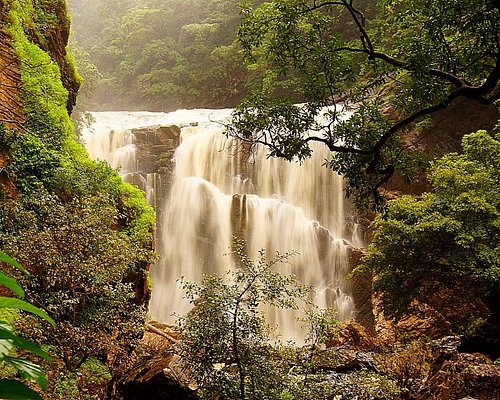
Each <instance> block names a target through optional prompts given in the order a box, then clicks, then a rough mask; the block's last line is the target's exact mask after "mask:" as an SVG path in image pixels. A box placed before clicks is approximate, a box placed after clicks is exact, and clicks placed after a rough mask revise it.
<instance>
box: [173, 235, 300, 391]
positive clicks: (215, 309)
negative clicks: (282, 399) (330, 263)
mask: <svg viewBox="0 0 500 400" xmlns="http://www.w3.org/2000/svg"><path fill="white" fill-rule="evenodd" d="M234 247H235V250H234V253H233V254H234V256H235V257H236V261H237V264H238V265H239V267H238V270H236V271H231V272H228V273H227V277H225V278H224V277H220V276H216V275H207V276H205V277H204V279H203V282H202V284H201V285H199V284H197V283H194V282H185V283H184V284H183V286H184V289H185V290H186V292H187V298H188V299H190V300H191V302H192V303H193V304H194V305H195V307H194V309H193V310H192V311H191V312H190V313H189V314H188V315H187V316H185V317H184V318H182V319H181V320H180V330H181V332H182V334H183V336H184V338H185V343H186V345H185V346H184V347H183V349H182V351H183V356H184V358H185V361H186V362H187V364H188V365H189V366H190V368H193V369H194V372H195V376H196V377H197V379H198V381H199V385H200V386H201V387H203V388H204V389H205V391H206V397H207V398H210V396H211V395H212V394H214V393H217V392H221V393H222V394H223V396H227V397H228V398H238V399H241V400H244V399H245V398H248V397H247V394H246V393H250V392H251V393H253V396H254V397H255V396H258V397H260V398H268V397H271V398H273V396H272V395H271V394H272V393H274V398H277V396H278V394H279V392H280V390H282V385H278V386H275V385H276V384H277V383H278V380H277V379H276V378H277V376H276V375H274V374H275V373H276V371H274V368H273V366H272V365H271V364H270V363H272V355H271V353H270V352H273V349H271V348H270V347H269V346H268V345H267V343H268V341H269V336H268V335H269V327H268V326H267V324H266V322H265V319H264V316H263V314H262V312H261V311H260V310H259V307H260V306H261V305H264V304H268V305H271V306H276V307H286V308H290V307H296V304H295V300H296V298H303V297H304V296H305V294H306V292H305V290H304V288H302V287H300V286H299V284H298V283H297V281H296V279H295V277H294V276H282V275H280V274H278V273H277V272H274V271H272V267H273V266H274V265H276V264H278V263H282V262H286V261H287V259H288V257H289V256H290V255H289V254H285V255H280V254H277V255H276V257H275V258H273V259H272V260H271V261H267V258H266V254H265V253H264V252H263V251H262V252H261V253H260V257H259V259H258V260H257V261H253V260H251V259H249V258H248V256H247V255H246V254H245V251H244V243H241V242H238V241H237V242H235V245H234ZM233 365H234V368H236V371H235V373H233V372H232V370H233ZM270 369H271V370H272V371H271V372H270ZM270 380H273V382H270Z"/></svg>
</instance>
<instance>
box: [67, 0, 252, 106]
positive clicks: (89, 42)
mask: <svg viewBox="0 0 500 400" xmlns="http://www.w3.org/2000/svg"><path fill="white" fill-rule="evenodd" d="M69 5H70V8H71V10H72V14H73V21H74V24H73V28H74V31H75V39H76V40H75V42H76V43H75V45H76V46H77V47H78V48H80V49H82V50H83V51H85V52H87V53H88V54H89V55H90V57H91V59H92V60H93V62H94V63H95V65H96V67H97V69H98V71H99V72H100V74H101V75H102V78H101V79H98V81H97V86H96V92H95V96H94V100H95V103H94V104H93V107H99V106H102V105H103V104H105V107H106V108H107V109H110V108H113V107H128V108H129V109H130V108H132V109H137V108H141V109H144V108H149V109H157V110H165V109H167V110H168V109H172V108H178V107H180V106H183V107H186V106H191V107H192V106H197V107H199V106H214V105H218V106H220V105H227V104H228V102H232V103H234V101H235V100H234V99H239V98H240V97H241V93H242V91H243V89H244V84H245V68H244V67H243V63H242V59H241V55H240V54H239V50H240V48H239V46H238V44H237V43H236V41H235V37H236V31H237V26H238V24H239V9H238V6H237V2H234V1H227V0H210V1H200V0H189V1H186V0H168V1H158V0H147V1H138V0H128V1H107V2H102V1H97V0H84V1H82V0H78V1H69ZM96 14H98V15H100V16H101V18H102V20H103V21H97V20H96V19H95V18H94V16H95V15H96ZM123 99H128V100H127V101H126V102H123ZM120 101H122V103H125V104H120ZM89 106H91V105H90V104H89Z"/></svg>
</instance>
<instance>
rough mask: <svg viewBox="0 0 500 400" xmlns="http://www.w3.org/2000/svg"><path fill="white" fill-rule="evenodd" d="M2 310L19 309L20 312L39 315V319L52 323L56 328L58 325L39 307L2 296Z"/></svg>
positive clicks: (0, 306) (0, 304)
mask: <svg viewBox="0 0 500 400" xmlns="http://www.w3.org/2000/svg"><path fill="white" fill-rule="evenodd" d="M0 308H17V309H19V310H23V311H27V312H29V313H31V314H35V315H38V316H39V317H41V318H43V319H44V320H46V321H48V322H50V324H51V325H52V326H56V323H55V322H54V320H53V319H52V318H50V317H49V315H48V314H47V313H46V312H45V311H43V310H41V309H39V308H38V307H35V306H34V305H32V304H30V303H27V302H25V301H23V300H19V299H13V298H11V297H3V296H0Z"/></svg>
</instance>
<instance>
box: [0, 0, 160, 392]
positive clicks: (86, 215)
mask: <svg viewBox="0 0 500 400" xmlns="http://www.w3.org/2000/svg"><path fill="white" fill-rule="evenodd" d="M2 13H3V14H2V17H3V18H5V20H6V21H7V23H6V24H5V25H4V26H2V30H3V31H4V32H5V33H6V34H8V35H9V36H10V37H11V38H12V47H13V51H14V53H15V55H16V57H17V58H18V59H19V60H20V75H21V76H20V77H21V81H22V92H21V93H19V97H20V104H21V105H22V113H23V115H24V116H25V119H24V120H21V121H19V123H18V124H16V125H15V126H14V125H12V124H3V123H1V122H0V154H1V155H2V157H3V159H6V160H8V162H6V163H5V165H4V167H3V168H2V171H1V172H2V183H3V184H2V186H1V189H0V249H1V250H2V251H5V252H8V253H9V254H11V255H12V256H13V257H15V258H16V259H17V260H19V262H20V263H21V264H22V265H23V266H24V267H25V268H26V269H28V270H29V271H30V272H31V274H30V276H29V277H25V276H21V275H19V274H18V275H16V277H17V279H18V280H19V281H20V282H21V283H22V284H23V286H24V288H25V292H26V298H27V300H28V301H30V302H32V303H33V304H36V306H37V307H39V308H41V309H43V310H46V311H47V312H49V313H50V314H51V315H52V317H53V318H54V320H55V322H56V325H55V326H49V325H48V324H45V323H41V322H40V321H39V320H36V319H34V318H31V317H29V316H27V315H21V317H20V319H18V321H17V327H18V329H19V330H20V331H21V332H22V333H23V334H24V336H27V337H28V338H30V339H31V340H33V341H35V342H36V343H37V344H38V345H43V346H45V347H46V348H47V349H48V352H49V353H50V354H51V355H52V356H53V358H54V359H55V360H56V362H55V363H54V364H51V365H47V366H46V369H47V370H49V376H50V377H51V378H52V379H51V380H50V382H49V389H50V392H51V393H56V392H58V391H60V392H61V391H62V392H61V393H63V392H64V393H66V394H61V393H60V395H61V396H62V397H59V398H72V397H71V396H70V394H68V393H69V392H71V390H76V391H77V394H78V390H80V389H82V385H83V386H85V385H87V384H88V385H92V384H93V383H92V382H90V383H84V382H83V381H82V379H80V378H78V379H76V377H77V376H85V377H89V379H90V377H91V375H92V374H93V372H92V371H91V370H93V369H95V368H94V367H93V366H95V365H100V366H102V368H103V369H104V370H106V371H107V372H106V374H105V376H106V379H104V381H107V380H108V379H109V378H110V375H109V371H110V372H116V371H117V370H119V369H120V368H122V366H123V364H124V361H125V360H126V359H127V357H128V356H129V355H130V354H131V352H132V351H133V350H134V348H135V347H136V345H137V343H138V341H139V339H140V337H141V335H142V330H143V324H144V320H145V317H146V307H147V304H145V302H147V296H148V294H147V292H146V293H144V290H145V289H144V288H145V287H146V286H147V271H146V269H147V266H148V265H149V264H150V263H151V262H152V260H153V259H154V252H153V250H152V243H153V230H154V221H155V215H154V211H153V209H152V208H151V207H149V206H148V205H147V203H146V201H145V198H144V194H143V193H142V192H141V191H140V190H139V189H137V188H136V187H134V186H132V185H130V184H125V183H123V181H122V180H121V178H120V177H119V175H118V173H117V172H116V171H114V170H113V169H111V168H110V167H109V166H108V165H106V164H105V163H102V162H93V161H91V160H90V159H89V157H88V155H87V152H86V151H85V149H84V147H83V146H82V145H81V144H80V143H78V141H77V136H76V133H75V130H74V127H73V124H72V123H71V121H70V118H69V115H68V111H67V104H68V89H67V88H68V87H69V86H72V87H73V88H77V87H78V85H79V77H78V75H77V74H76V73H75V72H74V70H73V68H74V66H73V62H72V60H71V57H70V56H69V55H65V54H64V52H65V50H64V48H63V47H61V48H57V46H55V45H54V43H59V42H58V41H60V42H64V40H65V38H64V36H62V35H63V32H64V26H65V24H66V23H67V20H62V18H63V17H64V16H66V10H65V2H64V1H42V2H31V1H12V2H9V4H7V5H5V4H4V5H3V6H2ZM50 35H61V36H58V37H57V38H54V37H51V36H50ZM61 57H63V59H64V60H65V61H64V63H63V67H64V68H66V70H64V71H63V70H61V69H60V68H61V66H60V64H59V63H58V62H57V60H58V59H59V58H61ZM63 78H64V79H66V81H65V84H66V87H65V86H63V80H64V79H63ZM3 269H4V268H3V265H2V270H3ZM2 283H3V284H5V282H2ZM7 283H8V282H7ZM7 287H9V286H7ZM13 306H14V307H15V304H13ZM44 354H45V353H44ZM89 368H90V369H89ZM55 371H59V372H55ZM81 371H83V372H81ZM58 374H63V375H66V374H69V375H68V379H69V380H68V381H67V382H66V381H65V382H62V381H60V379H58V378H54V377H56V376H58ZM77 374H79V375H77ZM70 378H74V379H73V381H74V382H73V381H71V379H70ZM75 382H77V383H78V384H77V385H76V386H75V385H74V384H73V383H75ZM105 383H106V382H101V383H100V385H101V387H104V386H105ZM2 397H3V396H2ZM74 398H80V397H74Z"/></svg>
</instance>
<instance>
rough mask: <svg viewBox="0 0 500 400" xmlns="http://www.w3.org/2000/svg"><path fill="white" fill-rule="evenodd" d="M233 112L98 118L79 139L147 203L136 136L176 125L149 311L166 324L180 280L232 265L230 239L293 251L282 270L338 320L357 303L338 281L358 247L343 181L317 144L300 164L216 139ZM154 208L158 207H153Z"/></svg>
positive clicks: (284, 324) (293, 332)
mask: <svg viewBox="0 0 500 400" xmlns="http://www.w3.org/2000/svg"><path fill="white" fill-rule="evenodd" d="M229 115H230V110H182V111H177V112H174V113H95V114H94V118H95V122H94V124H93V125H92V127H91V129H87V130H86V131H85V132H84V134H83V139H84V140H85V143H86V146H87V148H88V150H89V152H90V154H91V156H92V157H94V158H101V159H104V160H107V161H108V162H109V163H110V164H111V165H112V166H113V167H115V168H118V167H121V174H122V175H123V176H124V178H125V179H129V180H132V181H134V182H135V183H139V184H141V183H142V187H143V188H144V189H145V190H146V191H147V192H148V193H149V194H150V195H149V197H148V198H149V199H150V201H152V202H153V200H152V199H154V196H153V195H151V193H152V191H154V186H155V185H157V183H156V182H157V180H158V178H157V177H155V176H154V175H151V174H143V175H145V176H139V177H138V175H140V171H138V161H137V154H136V153H137V147H136V144H135V141H136V139H135V137H134V134H133V132H134V131H133V129H134V128H137V127H148V126H157V127H160V126H168V125H176V126H179V127H181V131H180V138H179V143H180V144H179V145H178V147H177V149H176V151H175V154H174V157H173V159H172V162H173V163H174V166H175V167H174V174H173V179H172V182H171V185H170V188H169V190H168V195H166V196H165V198H164V199H162V200H160V203H163V204H159V205H158V208H161V209H162V210H163V212H162V213H161V215H159V218H158V229H157V240H158V252H159V254H160V256H161V259H160V261H159V262H158V263H157V265H155V266H154V268H153V269H152V271H151V275H152V279H153V295H152V300H151V303H150V313H151V315H152V316H153V318H155V319H157V320H159V321H164V322H169V321H172V314H173V313H177V314H183V313H185V312H186V311H187V310H188V308H189V304H188V303H187V302H186V301H183V300H182V297H183V293H182V292H181V291H180V288H179V285H178V283H177V280H178V279H179V278H180V277H185V278H186V279H187V280H196V281H200V280H201V278H202V276H203V274H206V273H216V272H218V273H223V272H224V271H226V270H227V269H228V268H230V267H231V264H232V260H231V258H230V257H229V256H227V255H225V254H226V253H228V252H229V249H230V247H231V242H232V238H233V237H239V238H242V239H244V240H245V241H246V243H247V248H248V251H249V253H250V255H251V256H252V257H253V258H256V257H257V254H258V251H259V250H260V249H266V251H267V253H268V254H269V255H273V254H275V253H276V251H279V252H280V253H285V252H291V251H297V252H298V253H299V255H297V256H295V257H293V258H291V259H290V264H285V265H282V266H281V268H282V271H283V273H293V274H296V275H297V277H298V278H299V280H300V281H301V283H303V284H306V285H311V286H313V287H314V290H315V292H314V301H315V302H316V303H317V304H318V305H319V306H322V307H325V306H330V307H333V308H335V309H336V310H337V311H338V313H339V317H340V318H342V319H345V318H348V317H351V316H352V315H353V312H354V305H353V301H352V298H351V296H350V293H351V290H350V287H349V284H348V281H346V279H345V276H346V274H347V272H348V268H349V265H348V254H347V250H348V246H349V245H351V244H352V245H354V246H355V247H358V246H360V245H361V243H360V239H359V238H358V234H357V229H356V224H355V223H354V221H353V220H352V219H351V217H350V215H351V213H350V205H349V204H348V202H346V201H345V199H344V194H343V182H342V178H340V177H339V176H338V175H336V174H335V173H333V172H332V171H330V170H328V169H327V168H325V167H324V165H323V164H324V160H325V159H327V158H328V156H329V154H328V150H327V149H326V148H325V147H324V146H323V147H322V146H320V145H318V147H316V148H314V155H313V157H312V158H311V159H309V160H307V161H305V162H304V163H303V164H302V165H300V164H298V163H287V162H285V161H282V160H277V159H269V158H267V157H266V149H264V148H259V149H257V150H256V151H255V152H250V151H249V149H248V148H247V147H246V146H245V145H243V144H241V143H238V142H236V141H234V140H231V139H227V138H226V137H225V136H224V135H223V125H222V124H221V122H225V121H227V118H228V117H229ZM157 202H158V201H157ZM270 320H271V321H272V322H274V323H277V324H278V325H279V326H280V330H281V332H282V333H283V334H284V336H285V337H287V338H299V337H300V336H301V334H300V333H299V332H298V331H299V328H298V326H299V324H298V323H297V322H296V321H295V320H294V318H293V316H292V315H291V314H286V313H283V312H274V313H272V314H271V315H270Z"/></svg>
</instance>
